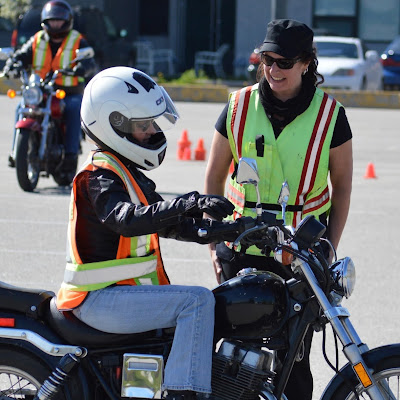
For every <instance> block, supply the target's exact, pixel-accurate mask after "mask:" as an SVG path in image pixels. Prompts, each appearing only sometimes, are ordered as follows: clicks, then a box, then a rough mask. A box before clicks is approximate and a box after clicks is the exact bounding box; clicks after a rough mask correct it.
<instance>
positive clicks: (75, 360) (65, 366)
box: [33, 353, 80, 400]
mask: <svg viewBox="0 0 400 400" xmlns="http://www.w3.org/2000/svg"><path fill="white" fill-rule="evenodd" d="M79 363H80V358H79V357H77V356H76V355H75V354H72V353H68V354H65V355H64V356H63V357H62V358H61V360H60V361H59V363H58V365H57V366H56V368H55V369H54V370H53V372H52V373H51V375H50V376H49V377H48V378H47V379H46V380H45V381H44V382H43V385H42V386H41V387H40V389H39V391H38V392H37V394H36V396H35V397H34V399H33V400H51V399H52V398H53V397H54V396H55V395H56V394H57V393H58V392H59V390H60V389H61V388H62V386H63V385H64V383H65V381H66V379H67V378H68V375H69V374H70V373H71V372H72V371H73V369H74V368H75V367H76V366H77V365H79Z"/></svg>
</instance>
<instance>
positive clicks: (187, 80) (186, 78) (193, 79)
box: [157, 69, 209, 85]
mask: <svg viewBox="0 0 400 400" xmlns="http://www.w3.org/2000/svg"><path fill="white" fill-rule="evenodd" d="M208 80H209V78H208V76H207V75H206V74H205V72H204V71H203V70H200V71H199V76H196V73H195V71H194V69H188V70H186V71H184V72H182V74H181V76H179V77H178V78H173V79H167V78H165V76H164V74H163V73H161V72H159V73H158V74H157V82H158V83H176V84H178V85H188V84H190V85H192V84H201V83H205V82H207V81H208Z"/></svg>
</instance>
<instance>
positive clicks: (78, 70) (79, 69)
mask: <svg viewBox="0 0 400 400" xmlns="http://www.w3.org/2000/svg"><path fill="white" fill-rule="evenodd" d="M72 72H73V73H74V75H75V76H81V77H85V72H86V71H85V68H83V66H82V64H81V63H78V64H76V65H75V67H74V68H72Z"/></svg>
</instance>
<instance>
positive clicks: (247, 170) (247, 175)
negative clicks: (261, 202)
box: [236, 157, 260, 185]
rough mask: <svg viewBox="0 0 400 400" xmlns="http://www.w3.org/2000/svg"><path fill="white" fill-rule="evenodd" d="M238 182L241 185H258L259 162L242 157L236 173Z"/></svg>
mask: <svg viewBox="0 0 400 400" xmlns="http://www.w3.org/2000/svg"><path fill="white" fill-rule="evenodd" d="M236 180H237V182H238V183H240V184H245V183H250V184H252V185H257V184H258V182H259V181H260V177H259V176H258V169H257V161H256V160H254V159H253V158H247V157H242V158H241V159H240V160H239V165H238V169H237V173H236Z"/></svg>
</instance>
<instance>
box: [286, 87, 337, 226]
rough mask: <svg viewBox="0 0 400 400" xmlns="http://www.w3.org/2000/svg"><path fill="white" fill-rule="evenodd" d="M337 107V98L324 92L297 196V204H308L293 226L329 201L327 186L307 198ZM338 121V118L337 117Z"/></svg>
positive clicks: (294, 218) (297, 215)
mask: <svg viewBox="0 0 400 400" xmlns="http://www.w3.org/2000/svg"><path fill="white" fill-rule="evenodd" d="M335 107H336V100H335V99H334V98H332V97H331V96H328V95H327V94H326V93H324V97H323V99H322V103H321V107H320V109H319V112H318V117H317V119H316V121H315V125H314V129H313V133H312V135H311V140H310V143H309V146H308V149H307V154H306V159H305V162H304V166H303V171H302V173H301V181H300V185H299V189H298V192H297V196H296V204H299V205H303V204H304V205H307V207H305V208H303V212H302V213H300V212H295V213H294V217H293V226H297V225H298V224H299V223H300V221H301V219H302V217H303V216H304V214H306V213H307V214H309V213H311V212H312V211H316V210H318V209H319V208H320V207H322V206H323V205H324V204H327V202H328V201H329V190H328V187H326V188H325V189H324V191H323V193H321V194H320V195H319V196H317V197H315V198H312V199H307V202H305V198H306V196H307V195H308V193H310V190H311V189H312V188H313V186H314V183H315V177H316V175H317V170H318V167H319V161H320V158H321V151H322V146H323V144H324V141H325V138H326V134H327V132H328V128H329V125H330V123H331V120H332V115H333V111H334V109H335ZM335 122H336V119H335Z"/></svg>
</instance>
